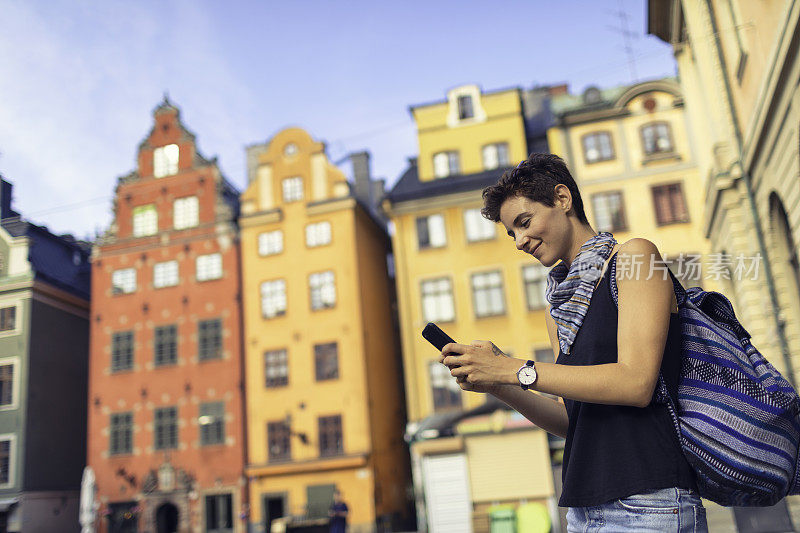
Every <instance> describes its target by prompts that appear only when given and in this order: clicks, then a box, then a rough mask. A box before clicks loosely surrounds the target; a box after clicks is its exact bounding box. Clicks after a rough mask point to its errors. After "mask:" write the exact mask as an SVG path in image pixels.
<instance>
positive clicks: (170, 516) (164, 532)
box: [156, 502, 178, 533]
mask: <svg viewBox="0 0 800 533" xmlns="http://www.w3.org/2000/svg"><path fill="white" fill-rule="evenodd" d="M156 531H157V533H177V532H178V508H177V507H175V505H174V504H172V503H169V502H167V503H162V504H161V505H160V506H159V507H158V509H156Z"/></svg>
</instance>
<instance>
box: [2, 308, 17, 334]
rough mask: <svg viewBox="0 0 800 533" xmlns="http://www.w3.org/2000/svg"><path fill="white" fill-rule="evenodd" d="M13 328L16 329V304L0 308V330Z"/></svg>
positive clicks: (11, 329)
mask: <svg viewBox="0 0 800 533" xmlns="http://www.w3.org/2000/svg"><path fill="white" fill-rule="evenodd" d="M15 329H17V306H15V305H12V306H11V307H3V308H2V309H0V331H14V330H15Z"/></svg>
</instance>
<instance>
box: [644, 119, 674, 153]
mask: <svg viewBox="0 0 800 533" xmlns="http://www.w3.org/2000/svg"><path fill="white" fill-rule="evenodd" d="M642 146H643V148H644V154H645V155H653V154H662V153H667V152H672V151H673V150H674V149H675V148H674V147H673V145H672V135H671V134H670V131H669V124H667V123H666V122H653V123H651V124H645V125H644V126H642Z"/></svg>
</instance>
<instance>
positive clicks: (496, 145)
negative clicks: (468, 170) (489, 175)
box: [481, 141, 511, 170]
mask: <svg viewBox="0 0 800 533" xmlns="http://www.w3.org/2000/svg"><path fill="white" fill-rule="evenodd" d="M501 146H503V147H505V159H502V158H501V157H500V152H501V150H500V147H501ZM489 148H493V149H494V157H495V160H496V161H497V165H496V166H493V167H490V166H488V165H487V164H486V150H487V149H489ZM481 163H482V164H483V169H484V170H496V169H498V168H506V167H508V166H510V165H511V150H510V149H509V146H508V142H506V141H498V142H493V143H488V144H484V145H483V146H482V147H481Z"/></svg>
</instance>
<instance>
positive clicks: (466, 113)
mask: <svg viewBox="0 0 800 533" xmlns="http://www.w3.org/2000/svg"><path fill="white" fill-rule="evenodd" d="M474 116H475V111H474V110H473V109H472V97H471V96H470V95H468V94H465V95H461V96H459V97H458V120H464V119H466V118H473V117H474Z"/></svg>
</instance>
